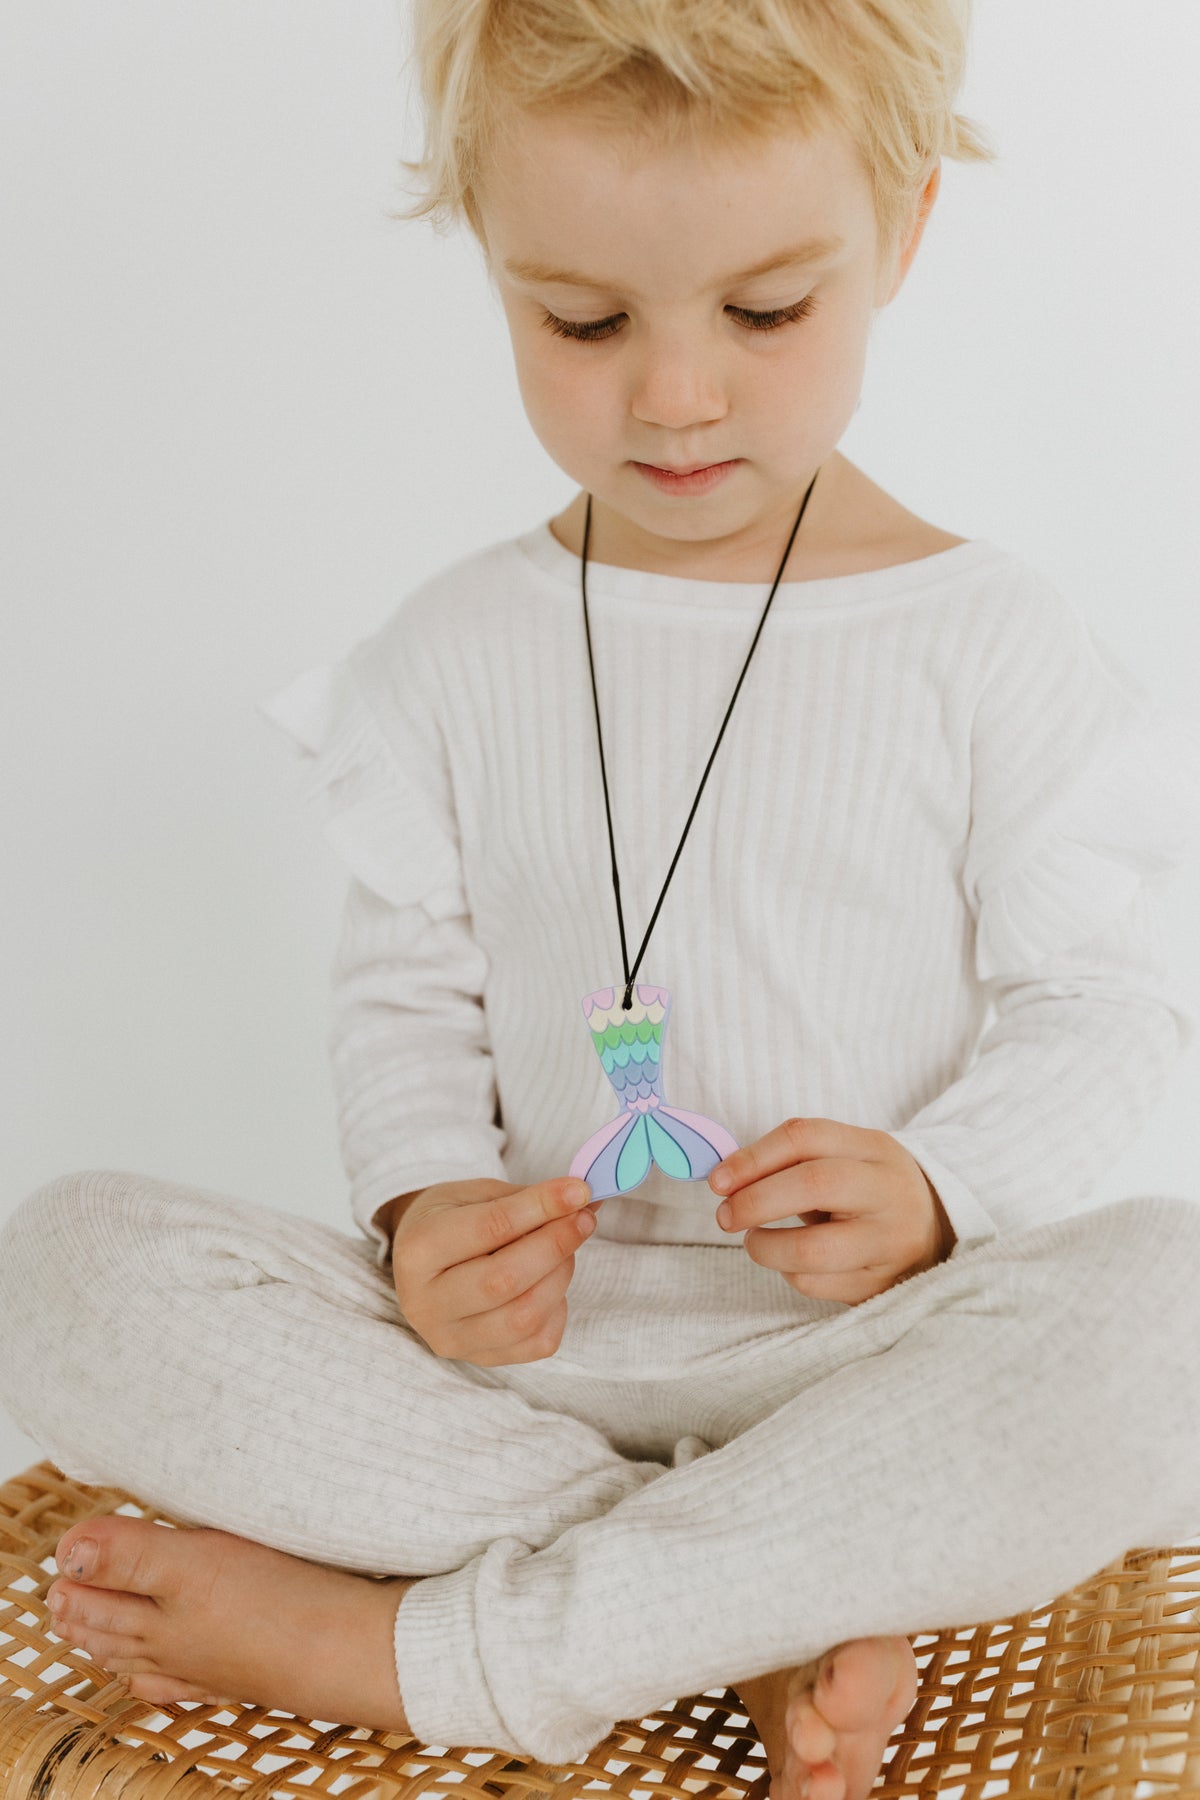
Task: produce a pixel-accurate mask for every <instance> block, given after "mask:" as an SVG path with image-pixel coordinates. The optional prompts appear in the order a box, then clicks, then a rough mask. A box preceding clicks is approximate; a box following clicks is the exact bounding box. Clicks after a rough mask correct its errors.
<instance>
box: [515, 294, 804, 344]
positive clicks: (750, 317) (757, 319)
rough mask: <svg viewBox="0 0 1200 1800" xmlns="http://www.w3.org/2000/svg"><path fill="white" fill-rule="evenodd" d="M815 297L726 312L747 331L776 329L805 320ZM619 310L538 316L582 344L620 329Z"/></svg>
mask: <svg viewBox="0 0 1200 1800" xmlns="http://www.w3.org/2000/svg"><path fill="white" fill-rule="evenodd" d="M816 305H817V303H816V300H815V299H814V297H813V295H812V294H809V295H807V296H806V297H805V298H804V299H803V300H797V301H796V303H795V305H794V306H781V307H778V308H776V310H775V311H774V312H750V311H748V310H747V308H746V307H744V306H730V307H727V308H726V311H728V312H730V313H732V314H733V316H734V318H735V319H737V321H738V323H739V324H740V325H744V326H746V328H747V330H750V331H776V330H778V328H779V327H780V326H781V325H790V324H791V323H792V322H793V321H794V320H796V319H806V318H808V317H809V315H810V314H811V313H813V312H815V311H816ZM624 316H625V315H624V314H623V313H613V314H612V315H611V316H610V317H609V318H607V319H578V320H575V319H558V318H556V317H555V315H554V314H553V313H552V312H546V313H543V315H542V324H543V325H544V326H545V327H546V329H547V330H548V331H552V332H553V333H554V335H555V337H565V338H578V339H580V340H581V341H582V342H584V343H596V342H597V341H598V340H599V339H602V338H609V337H612V336H613V335H614V333H616V332H617V331H619V330H620V328H621V320H622V319H623V318H624Z"/></svg>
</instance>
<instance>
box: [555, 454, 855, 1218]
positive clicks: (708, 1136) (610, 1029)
mask: <svg viewBox="0 0 1200 1800" xmlns="http://www.w3.org/2000/svg"><path fill="white" fill-rule="evenodd" d="M819 473H820V470H819V469H818V471H817V474H819ZM816 483H817V476H816V475H814V476H813V478H812V480H811V481H810V482H809V484H808V488H807V491H806V492H805V495H804V498H803V500H802V501H801V502H800V511H799V512H798V513H797V515H796V523H795V524H794V525H793V526H792V533H791V536H790V537H789V538H788V541H787V549H786V550H785V551H784V553H783V559H782V561H781V562H780V564H779V568H778V571H777V572H776V576H775V580H774V581H773V582H772V584H771V592H770V593H769V594H768V595H767V603H766V605H765V606H764V607H763V610H762V617H761V618H760V619H759V621H758V630H757V631H756V632H755V633H754V638H753V641H752V643H751V645H750V649H749V650H748V652H747V653H746V660H745V662H744V663H743V665H742V672H741V674H740V675H739V676H738V678H737V685H736V687H735V688H734V690H733V698H732V699H731V700H730V702H729V706H728V708H727V710H726V713H725V717H724V719H723V720H722V721H721V729H720V731H718V733H717V741H716V743H715V744H714V745H713V747H712V753H711V754H710V756H709V759H708V762H707V764H706V765H705V770H704V774H703V775H702V776H701V778H700V786H699V787H698V789H697V790H696V798H695V799H694V800H693V802H692V810H691V812H690V813H689V814H688V817H687V824H686V825H685V826H684V828H683V836H682V837H681V838H680V840H679V845H678V848H677V849H676V851H675V855H674V856H673V857H672V859H671V866H670V868H669V869H668V870H667V878H666V880H665V881H664V882H663V885H662V893H661V894H659V896H658V903H657V905H656V906H655V908H654V911H653V913H652V914H651V916H650V923H649V925H647V927H646V935H645V937H644V938H643V939H642V947H641V949H640V950H639V951H638V953H637V958H636V960H635V962H634V965H633V968H632V969H631V968H630V967H629V952H628V950H627V948H626V944H625V916H624V913H623V911H622V908H621V880H620V877H619V875H618V874H617V846H616V841H615V839H614V836H613V823H612V807H611V804H610V802H609V797H608V770H607V768H606V767H605V762H604V734H603V732H602V731H601V729H600V701H599V697H598V696H597V693H596V664H595V659H594V657H593V655H592V627H591V621H590V619H589V617H588V598H587V554H588V543H589V541H590V538H591V531H592V496H591V495H590V494H589V495H588V499H587V511H586V514H585V517H584V526H583V566H582V569H581V571H580V581H581V584H582V587H583V623H584V630H585V631H586V633H587V649H588V667H589V668H590V670H591V675H592V701H593V704H594V706H595V710H596V739H597V742H598V743H599V746H600V776H601V780H602V781H603V783H604V811H605V816H606V817H607V819H608V847H609V852H610V854H611V857H612V880H613V893H614V895H615V896H616V902H617V925H618V928H619V930H620V934H621V964H622V967H623V969H624V973H625V988H624V993H623V995H622V997H621V999H620V1001H619V1003H618V1000H617V996H618V993H620V990H619V989H618V988H617V987H616V986H615V985H614V986H612V987H607V988H597V989H596V990H595V991H594V992H593V993H590V994H585V995H584V997H583V1014H584V1018H585V1019H586V1020H587V1022H588V1027H589V1029H590V1031H591V1034H592V1043H593V1044H594V1046H595V1048H596V1051H597V1054H598V1055H599V1057H600V1061H601V1063H602V1065H603V1068H604V1073H605V1074H606V1075H607V1076H608V1079H609V1082H610V1083H611V1085H612V1088H613V1091H614V1092H615V1094H616V1095H617V1098H618V1099H619V1101H620V1102H621V1110H620V1112H619V1113H618V1114H617V1117H616V1118H615V1119H611V1120H610V1121H609V1122H608V1123H607V1124H606V1125H602V1126H601V1127H600V1129H599V1131H595V1132H593V1133H592V1135H591V1137H589V1138H588V1140H587V1142H586V1143H585V1144H584V1145H583V1146H582V1147H581V1148H580V1149H579V1150H578V1151H577V1152H576V1154H575V1156H574V1158H573V1160H572V1162H571V1167H570V1170H569V1173H570V1174H571V1175H574V1176H577V1177H580V1178H581V1179H582V1180H584V1181H586V1182H587V1183H588V1185H589V1186H590V1188H591V1190H592V1198H593V1200H603V1199H607V1198H609V1197H611V1196H612V1195H614V1194H627V1193H628V1192H629V1191H630V1189H631V1188H635V1187H637V1186H638V1185H639V1183H640V1182H642V1181H643V1180H644V1179H645V1177H646V1175H647V1174H648V1173H649V1171H650V1166H651V1164H652V1163H656V1164H657V1165H658V1167H659V1168H660V1169H661V1170H662V1171H663V1173H664V1174H665V1175H671V1176H673V1177H674V1178H675V1179H676V1180H677V1181H697V1180H700V1179H701V1178H703V1177H704V1176H705V1175H707V1174H708V1173H709V1171H710V1170H711V1169H713V1168H715V1167H716V1165H717V1163H718V1162H720V1160H721V1158H722V1157H724V1156H728V1155H729V1154H730V1153H731V1151H734V1150H736V1149H737V1148H738V1144H737V1140H736V1139H735V1138H734V1137H733V1136H732V1135H731V1134H730V1133H729V1132H728V1131H727V1130H726V1129H725V1127H724V1126H723V1125H719V1124H718V1123H717V1121H716V1120H715V1119H711V1118H709V1117H707V1116H706V1115H705V1114H704V1113H697V1112H688V1111H685V1110H684V1109H683V1108H681V1107H677V1106H669V1105H668V1104H667V1102H666V1100H665V1099H664V1096H663V1087H662V1052H663V1046H664V1043H665V1041H666V1032H667V1021H668V1018H669V1016H670V1010H671V995H670V993H669V991H668V990H667V989H666V988H664V987H658V986H655V985H654V984H652V983H650V982H640V983H639V984H638V989H637V997H636V999H635V998H634V992H633V984H634V981H635V980H636V978H637V972H638V969H639V967H640V966H641V961H642V957H643V956H644V954H645V951H646V945H647V944H648V943H649V941H650V934H651V932H652V931H653V930H654V924H655V920H656V919H657V918H658V915H659V911H660V909H661V907H662V903H663V900H664V898H665V896H666V892H667V888H668V887H669V886H670V882H671V877H672V875H673V874H674V873H675V865H676V863H677V862H678V861H679V853H680V851H681V850H682V849H683V846H684V843H685V842H686V840H687V834H688V831H689V829H690V828H691V823H692V820H693V819H694V818H695V816H696V808H697V806H699V804H700V796H701V794H702V793H703V792H704V784H705V782H706V781H707V780H708V772H709V770H710V769H711V768H712V766H713V760H714V758H715V757H716V754H717V751H718V749H719V748H720V744H721V739H722V738H723V737H724V735H725V727H726V725H728V723H729V715H730V713H732V711H733V707H734V701H736V699H737V697H738V694H739V692H740V690H741V686H742V682H743V680H744V679H745V675H746V670H747V669H748V668H749V667H750V658H751V657H752V656H753V655H754V649H755V645H756V644H757V643H758V640H759V637H760V636H761V634H762V628H763V626H764V624H765V623H766V618H767V613H768V612H769V611H770V607H771V602H772V600H773V599H774V598H775V590H776V589H777V588H778V586H779V583H780V581H781V580H782V578H783V571H784V568H785V566H786V564H787V559H788V556H789V555H790V554H791V548H792V545H793V543H794V542H795V540H796V533H797V532H798V531H799V529H800V521H801V519H802V518H803V517H804V512H805V508H806V507H807V505H808V502H809V498H810V496H811V494H812V491H813V488H814V487H815V486H816Z"/></svg>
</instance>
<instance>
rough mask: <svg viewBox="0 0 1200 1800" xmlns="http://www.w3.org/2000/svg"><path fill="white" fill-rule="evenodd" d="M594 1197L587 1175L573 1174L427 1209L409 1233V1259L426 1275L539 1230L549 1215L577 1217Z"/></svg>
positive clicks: (553, 1217)
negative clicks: (573, 1176) (577, 1178)
mask: <svg viewBox="0 0 1200 1800" xmlns="http://www.w3.org/2000/svg"><path fill="white" fill-rule="evenodd" d="M590 1199H591V1189H590V1188H589V1187H588V1185H587V1183H586V1182H584V1181H573V1180H572V1179H571V1178H570V1177H569V1176H562V1177H558V1178H556V1179H555V1180H554V1181H539V1182H535V1183H534V1184H533V1185H532V1186H530V1187H524V1188H518V1189H517V1190H516V1191H515V1192H514V1193H511V1194H498V1195H497V1196H496V1197H495V1199H493V1200H467V1201H461V1202H459V1203H457V1204H455V1205H451V1206H448V1207H443V1208H435V1209H434V1210H432V1211H430V1212H427V1213H423V1214H422V1215H421V1217H420V1218H419V1219H417V1220H416V1221H415V1223H414V1226H413V1235H412V1237H410V1239H409V1260H410V1261H412V1260H413V1257H414V1256H416V1257H417V1258H419V1259H423V1261H419V1262H418V1263H417V1265H416V1266H418V1267H419V1268H420V1269H421V1272H422V1273H423V1274H424V1275H425V1277H426V1278H428V1277H430V1276H432V1275H436V1274H438V1273H440V1272H441V1271H442V1270H443V1269H449V1268H453V1267H455V1266H456V1265H457V1264H460V1263H468V1262H471V1261H473V1260H474V1258H476V1257H478V1256H488V1255H490V1254H492V1253H493V1252H494V1251H497V1250H500V1249H502V1248H503V1247H504V1246H505V1245H506V1244H511V1243H514V1242H516V1241H517V1240H518V1239H520V1238H524V1237H527V1236H528V1235H529V1233H530V1232H532V1231H536V1230H537V1228H538V1227H539V1226H540V1225H544V1224H546V1223H547V1221H552V1220H558V1219H566V1220H571V1219H572V1218H573V1217H574V1216H575V1215H576V1214H577V1213H578V1212H579V1211H580V1210H581V1209H582V1208H584V1207H586V1206H587V1203H588V1201H589V1200H590Z"/></svg>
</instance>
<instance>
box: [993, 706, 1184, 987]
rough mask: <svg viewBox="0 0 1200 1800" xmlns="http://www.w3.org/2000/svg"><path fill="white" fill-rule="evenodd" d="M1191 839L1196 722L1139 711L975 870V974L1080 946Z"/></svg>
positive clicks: (1002, 971) (1018, 966)
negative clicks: (1005, 854)
mask: <svg viewBox="0 0 1200 1800" xmlns="http://www.w3.org/2000/svg"><path fill="white" fill-rule="evenodd" d="M1198 842H1200V719H1197V718H1193V717H1190V716H1187V715H1184V714H1181V713H1178V712H1175V711H1173V710H1171V709H1170V708H1168V707H1165V706H1159V707H1156V708H1153V709H1151V708H1147V709H1146V710H1145V711H1143V712H1141V713H1140V714H1139V715H1138V716H1137V717H1135V718H1134V719H1133V720H1131V721H1128V722H1126V724H1125V725H1124V726H1123V727H1122V729H1121V730H1120V732H1119V733H1118V734H1116V736H1115V738H1114V739H1113V740H1111V741H1109V742H1108V743H1107V744H1106V746H1105V748H1104V750H1103V752H1101V753H1098V754H1097V755H1096V757H1095V758H1094V760H1093V761H1092V762H1091V763H1090V764H1089V765H1088V766H1087V767H1086V768H1085V769H1084V770H1083V772H1082V773H1081V775H1080V777H1079V779H1078V780H1077V781H1076V782H1075V783H1074V784H1073V785H1071V786H1069V787H1068V788H1067V790H1066V791H1065V792H1063V793H1062V794H1061V796H1060V797H1059V798H1058V799H1057V801H1056V802H1055V803H1054V804H1053V805H1052V806H1051V807H1050V808H1049V809H1048V811H1047V812H1046V813H1045V814H1043V815H1042V817H1041V818H1040V820H1039V821H1038V825H1037V829H1036V831H1033V832H1031V833H1030V834H1029V835H1028V836H1027V838H1026V840H1025V841H1024V842H1023V843H1021V844H1018V845H1014V846H1013V851H1012V854H1011V856H1010V857H1009V858H1007V859H1006V861H1005V862H1004V863H1002V864H1001V865H1000V866H999V867H994V868H993V869H992V870H991V871H989V872H988V874H987V875H986V876H983V877H981V878H980V879H979V882H978V888H977V892H976V935H975V965H976V969H977V972H978V974H979V976H980V978H981V979H982V980H985V981H986V980H988V979H990V978H991V977H993V976H999V975H1008V974H1016V973H1019V972H1022V971H1025V970H1028V969H1030V968H1034V967H1036V966H1037V965H1039V964H1040V963H1042V962H1044V961H1045V960H1046V959H1047V958H1049V957H1052V956H1054V955H1056V954H1057V953H1059V952H1061V951H1064V950H1067V949H1069V948H1071V947H1072V946H1073V945H1077V944H1081V943H1085V942H1086V941H1087V940H1088V939H1090V938H1092V937H1094V936H1096V935H1097V934H1098V933H1100V932H1101V931H1103V930H1105V929H1106V928H1107V927H1108V926H1109V925H1111V924H1113V923H1114V922H1115V921H1116V920H1117V919H1118V918H1119V917H1120V916H1121V915H1122V914H1123V913H1124V911H1125V910H1126V908H1127V907H1128V906H1129V905H1130V904H1131V903H1132V901H1133V899H1134V896H1135V894H1136V893H1137V890H1138V888H1139V887H1140V886H1141V884H1142V882H1143V881H1145V880H1146V879H1147V878H1149V877H1153V876H1158V875H1162V874H1165V873H1167V872H1169V871H1171V870H1173V869H1175V868H1176V867H1177V866H1178V865H1179V864H1181V863H1182V862H1184V861H1185V860H1187V859H1188V858H1189V857H1190V855H1191V854H1192V853H1193V852H1194V851H1195V849H1196V846H1197V843H1198ZM968 886H970V877H969V876H968Z"/></svg>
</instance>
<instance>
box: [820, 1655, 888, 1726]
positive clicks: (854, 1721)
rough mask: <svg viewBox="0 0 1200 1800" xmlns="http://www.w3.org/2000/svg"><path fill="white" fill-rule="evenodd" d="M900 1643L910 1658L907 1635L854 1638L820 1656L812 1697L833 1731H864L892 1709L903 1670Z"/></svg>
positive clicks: (876, 1723)
mask: <svg viewBox="0 0 1200 1800" xmlns="http://www.w3.org/2000/svg"><path fill="white" fill-rule="evenodd" d="M900 1643H903V1644H904V1646H905V1649H906V1650H907V1651H908V1654H909V1657H910V1659H911V1656H912V1650H911V1646H909V1644H908V1641H907V1639H901V1640H897V1639H894V1638H853V1639H852V1640H851V1641H850V1642H849V1643H846V1644H839V1645H837V1646H836V1648H835V1649H833V1650H831V1651H830V1652H829V1653H828V1655H827V1656H826V1657H823V1658H822V1662H821V1672H820V1674H819V1676H818V1677H817V1682H816V1686H815V1688H814V1690H813V1698H814V1701H815V1704H816V1707H817V1710H818V1712H819V1713H820V1714H821V1716H822V1717H823V1718H824V1719H826V1720H827V1721H828V1722H829V1724H830V1725H832V1726H833V1728H834V1730H835V1731H839V1732H841V1731H863V1730H865V1729H868V1728H870V1727H872V1726H875V1725H878V1723H879V1722H880V1720H881V1719H882V1718H884V1717H885V1715H887V1714H889V1713H891V1712H893V1711H894V1707H893V1704H892V1702H893V1699H894V1698H896V1697H898V1694H899V1689H900V1684H901V1676H902V1674H903V1663H902V1657H901V1653H900ZM909 1704H910V1705H911V1700H910V1702H909ZM897 1716H898V1717H899V1718H903V1716H904V1715H903V1713H900V1714H898V1715H897ZM893 1722H894V1721H893Z"/></svg>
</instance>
